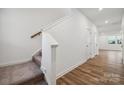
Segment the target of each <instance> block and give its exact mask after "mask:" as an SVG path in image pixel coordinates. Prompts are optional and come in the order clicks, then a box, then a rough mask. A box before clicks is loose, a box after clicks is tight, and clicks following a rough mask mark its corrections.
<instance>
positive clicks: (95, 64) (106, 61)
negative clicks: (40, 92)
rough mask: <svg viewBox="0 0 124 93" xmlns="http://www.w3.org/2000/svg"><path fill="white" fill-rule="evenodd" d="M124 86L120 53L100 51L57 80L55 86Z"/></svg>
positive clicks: (123, 67) (123, 71)
mask: <svg viewBox="0 0 124 93" xmlns="http://www.w3.org/2000/svg"><path fill="white" fill-rule="evenodd" d="M119 84H124V65H123V64H122V61H121V52H120V51H100V55H99V56H96V57H95V58H93V59H90V60H88V61H87V62H86V63H85V64H82V65H81V66H79V67H77V68H76V69H74V70H73V71H71V72H69V73H67V74H66V75H64V76H62V77H61V78H59V79H58V80H57V85H119Z"/></svg>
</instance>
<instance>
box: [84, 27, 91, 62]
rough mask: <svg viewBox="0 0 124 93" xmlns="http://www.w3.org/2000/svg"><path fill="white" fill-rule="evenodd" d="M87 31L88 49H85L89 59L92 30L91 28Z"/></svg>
mask: <svg viewBox="0 0 124 93" xmlns="http://www.w3.org/2000/svg"><path fill="white" fill-rule="evenodd" d="M86 33H87V35H86V36H87V37H86V45H85V47H86V49H85V54H86V59H87V60H88V59H89V58H91V51H92V49H91V32H90V30H89V29H87V30H86Z"/></svg>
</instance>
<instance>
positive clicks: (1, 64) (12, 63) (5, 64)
mask: <svg viewBox="0 0 124 93" xmlns="http://www.w3.org/2000/svg"><path fill="white" fill-rule="evenodd" d="M29 61H31V58H29V59H23V60H16V61H10V62H3V63H0V67H5V66H11V65H16V64H22V63H27V62H29Z"/></svg>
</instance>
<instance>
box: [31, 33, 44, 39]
mask: <svg viewBox="0 0 124 93" xmlns="http://www.w3.org/2000/svg"><path fill="white" fill-rule="evenodd" d="M41 33H42V32H41V31H39V32H37V33H35V34H33V35H31V38H34V37H36V36H37V35H40V34H41Z"/></svg>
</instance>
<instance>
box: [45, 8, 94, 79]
mask: <svg viewBox="0 0 124 93" xmlns="http://www.w3.org/2000/svg"><path fill="white" fill-rule="evenodd" d="M72 14H73V16H72V17H70V18H68V19H66V20H64V21H63V22H61V23H59V24H58V25H56V26H54V27H53V28H52V29H49V30H47V32H48V33H49V34H51V35H52V37H53V38H54V39H55V40H56V41H57V42H58V44H59V47H57V50H56V52H57V53H56V75H57V77H59V76H61V75H63V74H65V73H66V72H68V71H70V70H71V69H73V68H74V67H76V66H78V65H80V64H82V63H84V62H85V61H86V60H87V51H88V50H87V48H86V45H87V44H88V42H87V41H88V40H87V39H88V31H87V28H90V29H91V28H92V26H94V27H95V25H93V24H92V23H91V22H90V21H89V20H88V19H87V18H86V17H85V16H84V15H83V14H81V13H80V12H78V11H77V10H75V9H72ZM91 31H94V30H93V29H91ZM95 31H96V30H95ZM95 54H96V53H95Z"/></svg>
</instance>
